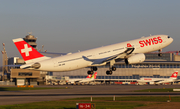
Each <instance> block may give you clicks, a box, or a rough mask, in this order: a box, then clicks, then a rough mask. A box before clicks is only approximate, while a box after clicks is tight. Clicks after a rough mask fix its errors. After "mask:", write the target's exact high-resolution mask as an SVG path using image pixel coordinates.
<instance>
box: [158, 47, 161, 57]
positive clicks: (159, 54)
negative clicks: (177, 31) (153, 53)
mask: <svg viewBox="0 0 180 109" xmlns="http://www.w3.org/2000/svg"><path fill="white" fill-rule="evenodd" d="M161 51H162V49H159V50H158V52H159V53H158V56H159V57H162V53H161Z"/></svg>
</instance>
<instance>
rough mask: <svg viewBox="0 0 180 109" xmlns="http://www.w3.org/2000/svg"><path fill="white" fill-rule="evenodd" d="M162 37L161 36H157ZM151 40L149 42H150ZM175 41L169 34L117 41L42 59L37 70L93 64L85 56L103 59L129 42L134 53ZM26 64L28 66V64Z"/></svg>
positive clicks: (52, 69) (54, 69) (63, 68)
mask: <svg viewBox="0 0 180 109" xmlns="http://www.w3.org/2000/svg"><path fill="white" fill-rule="evenodd" d="M157 37H160V38H157ZM148 41H149V42H148ZM172 41H173V39H172V38H168V36H167V35H155V36H149V37H143V38H139V39H135V40H131V41H126V42H122V43H117V44H113V45H108V46H103V47H99V48H95V49H90V50H86V51H82V52H77V53H73V54H69V55H64V56H60V57H56V58H51V59H47V60H44V61H40V62H39V63H40V64H41V67H40V68H39V69H37V70H43V71H70V70H76V69H80V68H84V67H88V66H91V64H92V63H93V62H92V61H87V60H85V59H84V58H83V56H85V57H87V58H88V59H91V60H93V59H94V60H96V59H103V58H107V57H111V56H114V55H118V54H119V53H122V52H124V51H125V50H126V49H127V44H131V45H132V47H133V48H135V49H134V51H133V54H136V53H147V52H152V51H156V50H159V49H162V48H164V47H166V46H168V45H169V44H171V43H172ZM26 66H28V65H27V64H26Z"/></svg>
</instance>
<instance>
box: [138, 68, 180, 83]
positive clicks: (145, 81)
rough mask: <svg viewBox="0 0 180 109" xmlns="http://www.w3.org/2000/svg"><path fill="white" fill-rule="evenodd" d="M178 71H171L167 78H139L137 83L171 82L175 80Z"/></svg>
mask: <svg viewBox="0 0 180 109" xmlns="http://www.w3.org/2000/svg"><path fill="white" fill-rule="evenodd" d="M177 75H178V71H175V72H174V73H172V75H171V77H169V78H140V79H139V80H137V82H138V84H143V83H147V82H148V83H150V84H156V85H158V84H163V83H172V82H174V81H176V80H177Z"/></svg>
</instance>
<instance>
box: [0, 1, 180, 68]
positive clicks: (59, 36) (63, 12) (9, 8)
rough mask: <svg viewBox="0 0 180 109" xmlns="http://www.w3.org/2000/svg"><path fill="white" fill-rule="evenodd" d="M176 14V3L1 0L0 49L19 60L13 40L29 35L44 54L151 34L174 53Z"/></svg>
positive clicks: (179, 16)
mask: <svg viewBox="0 0 180 109" xmlns="http://www.w3.org/2000/svg"><path fill="white" fill-rule="evenodd" d="M179 10H180V0H0V17H1V18H0V44H1V45H0V49H1V50H3V47H2V43H5V46H6V51H7V55H8V57H15V56H20V54H19V52H18V51H17V49H16V47H15V45H14V44H13V42H12V39H15V38H24V37H25V36H26V35H27V34H28V32H32V35H34V36H35V37H37V44H38V46H37V47H38V49H41V47H42V45H44V49H46V50H47V51H48V52H56V53H68V52H77V51H78V50H80V51H82V50H87V49H91V48H96V47H100V46H105V45H109V44H114V43H119V42H123V41H128V40H132V39H136V38H140V37H142V36H149V35H150V34H151V35H156V34H166V35H170V36H171V37H172V38H173V39H174V41H173V43H172V44H171V45H169V46H168V47H166V48H164V49H163V51H164V52H165V51H176V50H180V49H179V46H180V44H179V41H180V11H179ZM1 57H2V55H1ZM0 61H1V58H0ZM1 62H2V61H1ZM1 62H0V65H1Z"/></svg>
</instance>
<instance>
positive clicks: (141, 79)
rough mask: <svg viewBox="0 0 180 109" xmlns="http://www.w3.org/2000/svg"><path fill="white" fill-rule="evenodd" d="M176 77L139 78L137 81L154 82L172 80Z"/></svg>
mask: <svg viewBox="0 0 180 109" xmlns="http://www.w3.org/2000/svg"><path fill="white" fill-rule="evenodd" d="M176 79H177V78H140V79H139V80H137V82H138V83H147V82H149V83H150V82H154V84H160V83H168V82H174V81H176Z"/></svg>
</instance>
